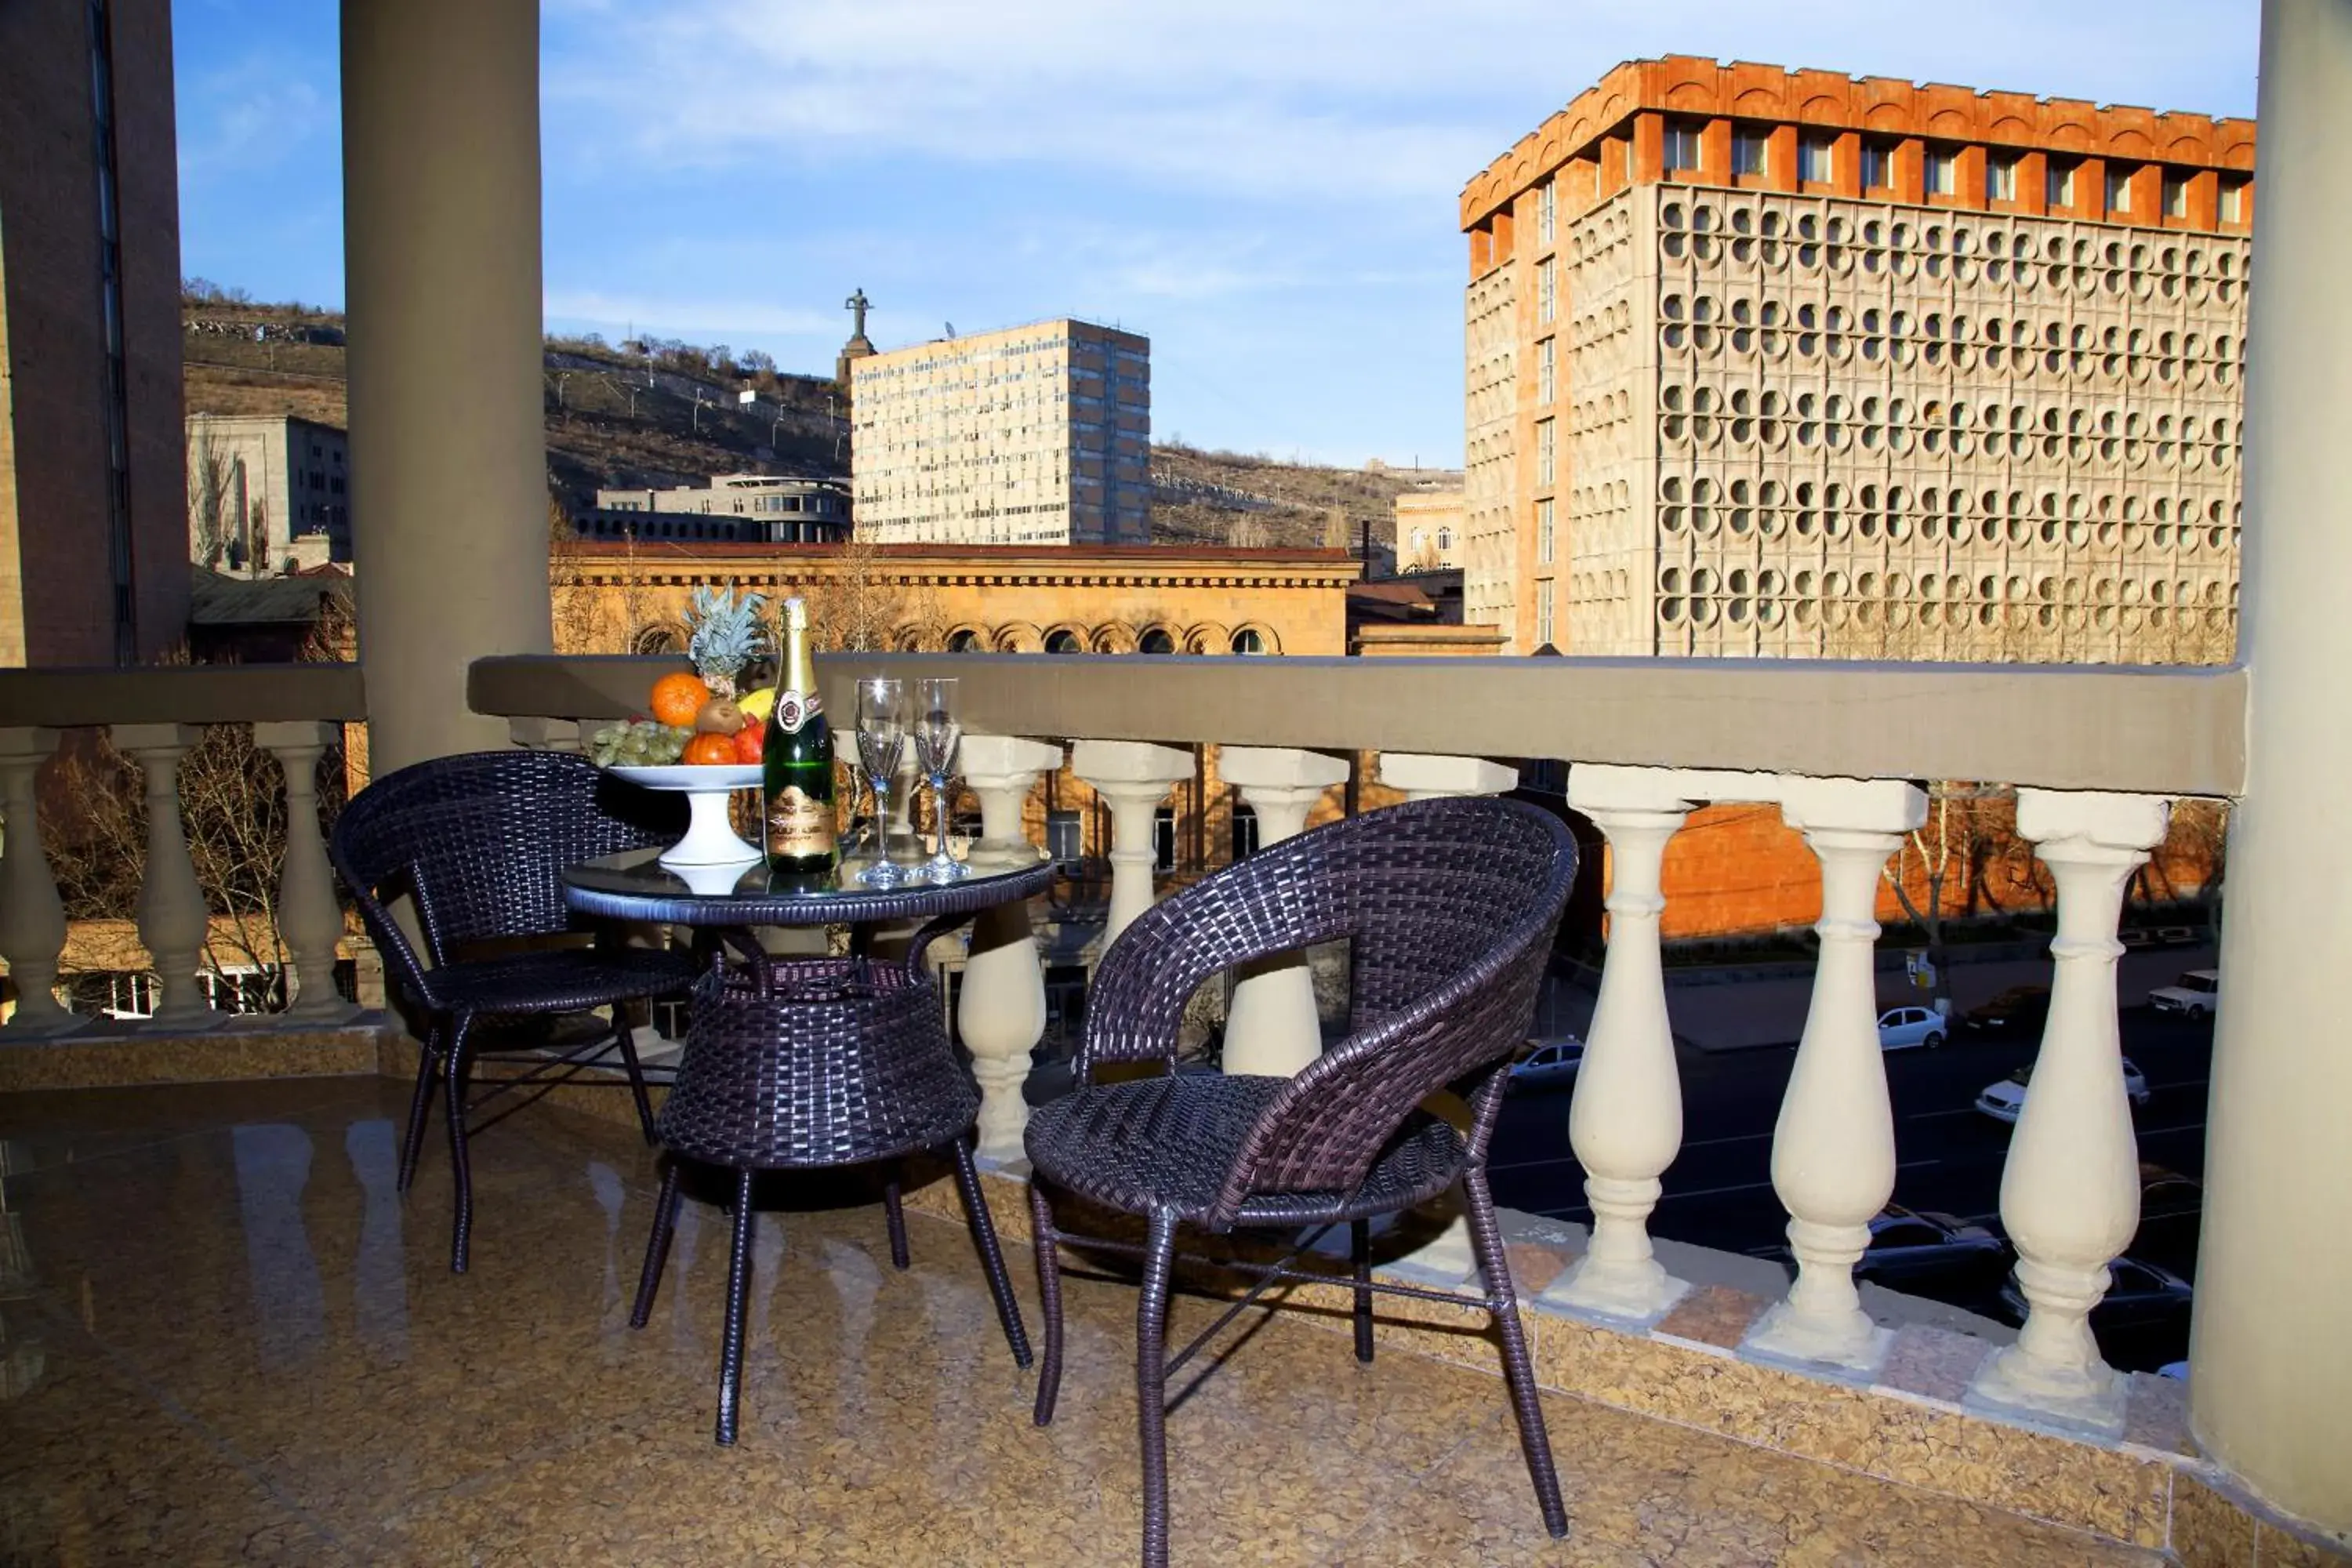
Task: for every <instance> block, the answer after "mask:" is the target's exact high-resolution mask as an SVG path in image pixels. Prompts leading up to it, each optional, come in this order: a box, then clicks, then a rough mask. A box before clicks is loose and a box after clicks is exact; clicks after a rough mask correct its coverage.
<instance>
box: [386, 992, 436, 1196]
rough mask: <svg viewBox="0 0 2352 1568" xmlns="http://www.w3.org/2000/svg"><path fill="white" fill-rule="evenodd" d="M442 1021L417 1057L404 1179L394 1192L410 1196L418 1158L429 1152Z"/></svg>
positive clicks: (403, 1148)
mask: <svg viewBox="0 0 2352 1568" xmlns="http://www.w3.org/2000/svg"><path fill="white" fill-rule="evenodd" d="M440 1041H441V1021H440V1020H439V1019H438V1018H436V1019H435V1020H434V1021H433V1022H432V1023H431V1024H430V1025H428V1026H426V1028H425V1043H424V1044H423V1045H422V1046H421V1047H418V1050H417V1053H416V1088H415V1091H414V1092H412V1093H411V1094H410V1095H409V1097H408V1131H406V1132H405V1133H404V1135H403V1136H402V1138H401V1141H400V1175H399V1178H398V1180H397V1181H395V1182H394V1191H396V1192H403V1193H404V1192H406V1191H407V1190H408V1187H409V1184H410V1183H412V1182H414V1181H415V1180H416V1160H417V1156H418V1155H420V1154H422V1153H423V1152H425V1122H426V1121H429V1120H430V1119H431V1117H432V1115H433V1090H434V1089H436V1087H438V1085H439V1083H440V1069H441V1052H440V1050H439V1049H438V1048H437V1047H439V1045H440Z"/></svg>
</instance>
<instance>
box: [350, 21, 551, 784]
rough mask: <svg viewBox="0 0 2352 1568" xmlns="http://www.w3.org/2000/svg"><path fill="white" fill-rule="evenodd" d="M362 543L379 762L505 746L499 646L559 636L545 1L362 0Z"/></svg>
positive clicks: (355, 44)
mask: <svg viewBox="0 0 2352 1568" xmlns="http://www.w3.org/2000/svg"><path fill="white" fill-rule="evenodd" d="M342 39H343V48H342V90H343V128H342V129H343V257H344V261H343V268H344V292H345V297H346V305H347V309H348V310H349V314H350V328H351V351H350V377H351V380H350V408H351V450H352V485H351V499H352V549H353V553H354V555H355V557H356V568H357V575H358V585H359V627H360V662H361V664H362V666H364V667H365V668H366V671H367V685H368V727H369V763H370V766H371V768H372V771H373V773H375V775H376V776H378V777H382V776H383V774H385V773H390V772H392V771H393V770H394V769H395V768H399V767H403V766H405V765H406V764H408V763H415V762H420V761H423V760H424V759H425V758H427V757H436V756H445V755H447V754H448V753H450V752H465V751H477V750H488V749H490V748H493V747H499V746H502V745H504V744H506V743H507V728H506V725H505V723H504V722H503V721H499V720H495V719H488V718H483V717H480V716H478V715H476V714H474V713H472V712H471V711H469V710H467V706H466V669H467V665H468V664H469V663H470V662H471V661H472V660H474V659H476V658H481V657H483V656H484V655H487V654H499V653H546V652H548V651H549V650H550V648H551V641H550V631H549V617H548V589H547V451H546V442H545V438H544V436H543V434H542V429H541V378H540V367H541V336H540V180H539V6H538V4H537V0H344V5H343V8H342Z"/></svg>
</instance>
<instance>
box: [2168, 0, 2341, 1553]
mask: <svg viewBox="0 0 2352 1568" xmlns="http://www.w3.org/2000/svg"><path fill="white" fill-rule="evenodd" d="M2261 79H2262V89H2261V95H2260V98H2259V100H2258V102H2257V112H2258V113H2259V115H2260V116H2261V123H2262V127H2263V152H2262V182H2263V188H2262V201H2261V203H2260V205H2259V206H2258V208H2257V210H2256V212H2255V216H2254V247H2253V255H2254V276H2253V282H2252V289H2251V290H2250V297H2251V298H2252V301H2253V307H2252V308H2253V316H2252V322H2251V327H2250V335H2251V341H2250V344H2249V349H2248V353H2247V363H2248V366H2249V373H2248V378H2247V383H2246V528H2245V541H2244V551H2245V569H2244V587H2243V590H2242V603H2243V609H2244V615H2243V621H2242V627H2241V631H2240V638H2241V640H2240V643H2239V649H2240V657H2241V658H2243V659H2244V660H2245V661H2246V662H2247V664H2248V665H2250V666H2251V667H2252V680H2253V695H2252V700H2251V701H2250V703H2249V704H2248V710H2247V724H2246V740H2247V769H2246V773H2247V783H2246V799H2245V800H2244V802H2243V803H2242V805H2240V807H2239V809H2238V812H2237V814H2236V816H2235V817H2234V818H2233V819H2232V821H2231V826H2230V897H2229V919H2228V921H2226V922H2225V924H2224V925H2223V928H2222V936H2221V971H2222V973H2223V975H2224V976H2225V977H2226V984H2227V990H2226V993H2225V997H2226V999H2225V1000H2224V1002H2223V1004H2222V1006H2221V1017H2220V1021H2219V1026H2218V1030H2217V1032H2216V1035H2215V1039H2214V1048H2213V1087H2212V1090H2211V1104H2210V1110H2209V1112H2208V1120H2207V1124H2206V1126H2207V1131H2206V1159H2205V1222H2204V1226H2203V1231H2202V1237H2201V1244H2200V1258H2199V1259H2198V1268H2197V1314H2196V1319H2195V1321H2194V1325H2193V1333H2192V1337H2191V1340H2190V1342H2189V1364H2190V1367H2191V1373H2190V1377H2189V1425H2190V1426H2191V1427H2192V1428H2193V1429H2194V1430H2195V1432H2196V1435H2197V1437H2198V1440H2199V1441H2200V1443H2201V1444H2202V1445H2203V1446H2204V1447H2205V1449H2206V1451H2207V1452H2208V1453H2210V1455H2211V1456H2212V1457H2213V1458H2216V1459H2218V1460H2220V1461H2221V1463H2222V1464H2224V1465H2226V1466H2228V1467H2229V1468H2231V1470H2233V1471H2235V1472H2236V1473H2237V1475H2238V1476H2239V1477H2240V1478H2241V1479H2243V1480H2244V1481H2245V1482H2246V1483H2247V1484H2248V1485H2249V1486H2250V1487H2252V1489H2253V1490H2255V1491H2256V1492H2258V1493H2260V1494H2261V1495H2262V1496H2263V1497H2265V1498H2267V1499H2269V1500H2271V1501H2273V1502H2274V1503H2276V1504H2278V1505H2279V1506H2281V1507H2282V1508H2284V1509H2286V1510H2289V1511H2290V1512H2292V1513H2294V1514H2298V1515H2300V1516H2302V1517H2304V1518H2305V1519H2308V1520H2310V1521H2314V1522H2315V1523H2317V1524H2320V1525H2323V1526H2326V1527H2327V1528H2329V1529H2333V1530H2339V1531H2340V1530H2347V1529H2352V1355H2347V1354H2346V1353H2345V1349H2344V1321H2345V1310H2346V1309H2345V1304H2346V1303H2347V1301H2352V1247H2346V1246H2343V1245H2342V1244H2341V1238H2342V1237H2345V1236H2346V1235H2347V1234H2352V1178H2347V1174H2346V1171H2345V1163H2344V1107H2345V1106H2346V1105H2347V1104H2352V1052H2347V1051H2346V1050H2345V1049H2344V1048H2343V1045H2342V1041H2341V1036H2342V1034H2343V1023H2342V1018H2343V1012H2344V983H2343V975H2344V963H2345V954H2346V952H2352V910H2347V908H2346V906H2345V904H2344V902H2343V900H2340V899H2337V898H2336V897H2334V896H2333V890H2334V889H2337V888H2340V887H2342V886H2344V885H2345V883H2346V879H2347V878H2352V836H2347V834H2346V833H2344V832H2343V831H2342V829H2341V826H2340V825H2341V822H2342V818H2343V815H2344V781H2345V779H2346V777H2347V775H2352V721H2347V709H2346V706H2345V700H2344V672H2345V670H2346V669H2347V668H2352V617H2347V616H2346V615H2345V613H2344V584H2346V583H2347V581H2352V442H2347V440H2346V439H2345V438H2344V417H2345V411H2346V410H2347V408H2352V290H2347V287H2346V283H2345V258H2346V257H2347V256H2352V4H2347V0H2266V4H2264V5H2263V49H2262V64H2261Z"/></svg>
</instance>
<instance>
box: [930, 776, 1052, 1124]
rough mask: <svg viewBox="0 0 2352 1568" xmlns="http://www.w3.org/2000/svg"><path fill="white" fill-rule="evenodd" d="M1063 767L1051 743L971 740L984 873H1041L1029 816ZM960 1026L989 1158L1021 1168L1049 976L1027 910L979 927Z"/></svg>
mask: <svg viewBox="0 0 2352 1568" xmlns="http://www.w3.org/2000/svg"><path fill="white" fill-rule="evenodd" d="M1061 765H1062V748H1061V747H1059V746H1057V745H1053V744H1050V743H1048V742H1044V741H1027V740H1021V739H1017V738H1015V737H1013V736H1009V735H966V736H965V737H964V738H963V755H962V766H963V776H964V782H965V783H966V784H970V785H971V790H972V793H973V794H974V795H978V796H979V797H980V821H981V837H980V842H979V843H977V844H975V845H973V846H972V847H971V866H972V868H973V869H974V870H976V871H985V870H991V869H996V868H1013V867H1017V866H1020V865H1024V864H1026V865H1032V866H1034V865H1035V864H1036V862H1037V858H1038V852H1037V849H1036V847H1035V846H1034V845H1032V844H1031V843H1030V842H1029V840H1028V839H1027V838H1026V837H1024V835H1023V833H1022V828H1021V807H1022V805H1023V804H1024V803H1025V802H1026V801H1027V800H1028V798H1029V795H1030V792H1031V791H1032V790H1034V789H1035V788H1036V787H1037V779H1038V775H1040V774H1041V773H1050V772H1052V771H1054V770H1055V769H1057V768H1059V767H1060V766H1061ZM956 1023H957V1027H958V1030H959V1032H960V1033H961V1035H962V1036H963V1043H964V1047H965V1048H966V1049H967V1050H969V1051H971V1073H972V1077H973V1078H974V1079H977V1080H978V1081H979V1084H980V1152H982V1153H983V1154H986V1155H988V1156H990V1157H991V1158H992V1159H998V1160H1017V1159H1019V1158H1020V1157H1021V1149H1022V1144H1021V1139H1022V1134H1023V1133H1024V1131H1027V1130H1028V1126H1029V1106H1028V1102H1027V1101H1025V1100H1023V1099H1022V1098H1021V1089H1022V1085H1023V1084H1024V1083H1026V1082H1027V1081H1028V1079H1029V1054H1030V1052H1032V1051H1034V1050H1035V1049H1036V1048H1037V1041H1038V1039H1039V1037H1042V1036H1043V1035H1044V1034H1045V971H1044V969H1043V967H1042V966H1041V964H1040V962H1039V960H1038V956H1037V938H1036V934H1035V933H1034V931H1032V930H1031V929H1030V924H1029V906H1028V905H1027V904H1025V903H1019V904H1000V905H998V906H997V907H996V908H994V909H992V910H982V912H981V914H980V916H979V917H978V919H977V920H976V921H974V923H973V926H972V933H971V954H970V956H969V957H968V958H967V959H966V960H965V961H964V970H963V994H962V999H961V1003H960V1004H959V1007H958V1012H957V1018H956Z"/></svg>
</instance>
